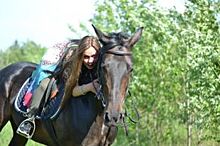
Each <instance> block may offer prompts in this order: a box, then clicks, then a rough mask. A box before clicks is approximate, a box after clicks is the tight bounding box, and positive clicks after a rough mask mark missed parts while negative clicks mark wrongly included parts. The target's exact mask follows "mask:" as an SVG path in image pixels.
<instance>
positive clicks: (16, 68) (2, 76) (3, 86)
mask: <svg viewBox="0 0 220 146" xmlns="http://www.w3.org/2000/svg"><path fill="white" fill-rule="evenodd" d="M35 67H36V64H33V63H30V62H18V63H14V64H11V65H8V66H6V67H5V68H2V69H1V70H0V98H9V95H10V96H11V94H13V93H11V92H14V91H17V90H18V89H19V88H20V86H21V85H22V83H24V81H25V80H26V79H27V78H28V77H29V76H30V75H31V73H32V71H33V70H34V69H35Z"/></svg>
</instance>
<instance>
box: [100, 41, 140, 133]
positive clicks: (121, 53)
mask: <svg viewBox="0 0 220 146" xmlns="http://www.w3.org/2000/svg"><path fill="white" fill-rule="evenodd" d="M116 46H120V44H109V45H107V46H105V48H103V47H102V48H101V52H100V54H99V59H100V60H99V62H98V80H99V83H100V86H99V88H98V89H97V94H96V97H97V99H98V100H101V103H102V107H103V108H105V107H106V101H105V97H104V93H103V85H104V83H105V81H104V77H103V75H104V71H103V66H102V63H104V62H103V61H104V59H103V56H104V54H113V55H117V56H131V55H132V53H131V52H125V51H120V50H119V51H112V50H111V49H112V48H114V47H116ZM128 94H129V96H130V97H131V92H130V91H128ZM132 105H133V109H134V111H135V114H136V117H137V120H134V119H133V118H132V117H131V115H130V114H129V113H128V111H127V110H126V108H125V112H124V113H123V114H122V115H121V116H122V118H121V119H122V124H123V125H122V126H123V127H124V129H125V134H126V136H128V128H127V124H126V120H125V118H126V117H127V118H128V119H129V120H130V121H131V122H132V123H134V124H136V123H137V122H138V121H139V119H140V115H139V113H138V110H137V108H136V106H135V104H134V101H133V100H132Z"/></svg>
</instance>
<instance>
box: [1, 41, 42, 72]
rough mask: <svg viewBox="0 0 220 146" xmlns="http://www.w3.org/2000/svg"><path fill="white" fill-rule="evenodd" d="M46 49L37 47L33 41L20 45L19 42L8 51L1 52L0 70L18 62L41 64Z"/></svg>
mask: <svg viewBox="0 0 220 146" xmlns="http://www.w3.org/2000/svg"><path fill="white" fill-rule="evenodd" d="M45 50H46V48H43V47H41V46H40V45H37V44H36V43H35V42H33V41H28V42H26V43H23V44H19V43H18V42H17V41H15V43H14V44H13V45H12V46H10V47H9V48H8V49H7V50H5V51H1V52H0V58H1V60H0V68H1V67H4V66H6V65H8V64H11V63H15V62H18V61H30V62H35V63H39V61H40V59H41V57H42V56H43V53H44V52H45Z"/></svg>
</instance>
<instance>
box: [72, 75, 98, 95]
mask: <svg viewBox="0 0 220 146" xmlns="http://www.w3.org/2000/svg"><path fill="white" fill-rule="evenodd" d="M94 86H95V87H94ZM98 86H99V84H98V81H97V79H96V80H94V81H93V82H90V83H88V84H83V85H80V86H79V85H77V86H75V88H73V91H72V95H73V96H74V97H77V96H80V95H85V94H86V93H87V92H90V91H91V92H93V93H95V94H96V89H97V88H98Z"/></svg>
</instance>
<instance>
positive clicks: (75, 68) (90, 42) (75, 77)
mask: <svg viewBox="0 0 220 146" xmlns="http://www.w3.org/2000/svg"><path fill="white" fill-rule="evenodd" d="M67 44H69V43H67ZM67 44H65V45H56V47H55V48H56V50H53V52H54V53H50V51H48V52H47V53H46V54H49V55H44V57H43V60H42V61H41V64H40V66H38V68H37V69H36V71H35V73H33V74H37V75H34V76H33V75H32V77H35V78H34V80H37V82H36V83H35V86H36V85H39V86H41V84H43V83H44V84H45V82H47V83H48V82H49V80H48V78H47V77H48V76H49V75H48V69H49V71H50V73H51V72H52V71H55V70H56V68H57V66H59V65H58V64H60V63H59V62H60V61H62V62H61V63H62V64H63V66H66V67H65V68H64V70H63V72H62V74H63V78H64V79H66V85H65V92H64V97H63V99H62V101H61V104H62V105H61V107H63V105H64V104H65V102H66V101H67V100H68V99H69V98H70V97H79V96H82V95H85V94H91V96H95V95H96V89H97V88H98V86H99V84H98V82H97V81H98V80H97V74H96V68H97V61H98V56H99V49H100V44H99V42H98V40H97V39H96V38H95V37H93V36H85V37H83V38H82V39H81V40H80V42H79V45H78V47H77V48H74V49H72V52H71V55H70V57H69V55H68V53H64V52H65V51H64V50H66V49H67V48H71V47H69V46H68V45H67ZM57 48H58V49H57ZM67 50H68V51H67V52H70V51H69V49H67ZM51 54H53V55H51ZM54 57H55V58H54ZM63 57H65V58H64V59H63ZM45 60H46V61H45ZM68 60H69V61H68ZM51 66H52V67H51ZM47 67H48V68H47ZM51 68H52V69H51ZM45 70H46V73H47V74H46V75H45V73H44V72H45ZM40 74H43V77H42V75H41V78H40V79H39V75H40ZM32 84H34V83H32ZM39 88H40V87H39ZM35 89H36V88H35ZM41 89H42V87H41ZM32 90H33V89H32ZM36 92H37V89H36V91H33V92H32V93H33V95H32V94H30V96H29V97H28V96H27V94H26V98H27V97H28V98H30V99H31V102H30V100H29V102H25V103H24V104H26V106H28V109H29V111H28V117H29V119H26V120H24V121H23V122H22V123H21V124H20V125H19V127H18V129H17V133H19V134H21V135H23V136H25V137H26V138H31V137H32V135H33V133H34V130H33V129H34V128H33V127H34V126H35V123H34V119H35V116H36V114H37V112H38V108H39V105H40V102H41V101H40V100H41V99H39V98H38V97H37V96H36V95H39V94H35V93H36ZM29 93H31V92H29ZM31 97H32V98H31ZM28 103H29V105H28Z"/></svg>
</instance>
